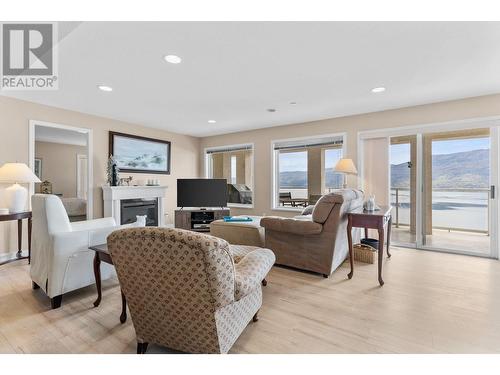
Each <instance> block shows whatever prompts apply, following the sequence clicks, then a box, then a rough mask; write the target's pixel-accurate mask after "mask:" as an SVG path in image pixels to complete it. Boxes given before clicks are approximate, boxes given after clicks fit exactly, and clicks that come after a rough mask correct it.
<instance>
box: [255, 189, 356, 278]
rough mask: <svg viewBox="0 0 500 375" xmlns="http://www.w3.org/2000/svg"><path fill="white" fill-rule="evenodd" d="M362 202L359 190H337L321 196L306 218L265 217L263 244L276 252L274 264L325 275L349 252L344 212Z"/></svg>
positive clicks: (262, 222)
mask: <svg viewBox="0 0 500 375" xmlns="http://www.w3.org/2000/svg"><path fill="white" fill-rule="evenodd" d="M362 205H363V192H362V191H360V190H352V189H339V190H336V191H334V192H333V193H330V194H327V195H324V196H323V197H321V198H320V199H319V200H318V202H317V203H316V205H315V206H314V208H313V209H312V215H310V216H309V217H304V218H295V219H289V218H282V217H273V216H271V217H264V218H262V219H261V221H260V224H261V225H262V226H263V227H264V228H265V230H266V232H265V242H266V245H265V247H266V248H268V249H271V250H272V251H273V252H274V254H275V255H276V264H281V265H285V266H290V267H294V268H299V269H303V270H307V271H313V272H318V273H321V274H323V276H325V277H328V276H329V275H330V274H331V273H332V272H333V271H335V269H336V268H337V267H338V266H340V265H341V264H342V262H343V261H344V260H345V258H346V257H347V255H348V253H349V249H348V245H347V230H346V228H347V215H346V213H347V212H349V211H350V210H354V209H359V208H360V207H362Z"/></svg>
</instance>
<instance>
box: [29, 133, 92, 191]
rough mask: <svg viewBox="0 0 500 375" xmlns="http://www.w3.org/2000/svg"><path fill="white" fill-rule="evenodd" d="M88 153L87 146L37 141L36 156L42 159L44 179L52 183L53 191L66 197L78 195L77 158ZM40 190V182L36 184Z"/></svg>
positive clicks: (37, 189)
mask: <svg viewBox="0 0 500 375" xmlns="http://www.w3.org/2000/svg"><path fill="white" fill-rule="evenodd" d="M78 154H83V155H86V154H87V147H85V146H76V145H67V144H62V143H53V142H39V141H37V142H35V158H39V159H42V176H41V178H40V179H41V180H42V181H45V180H47V181H50V182H51V183H52V192H53V193H54V194H62V195H63V197H64V198H74V197H76V179H77V177H76V158H77V155H78ZM35 191H36V192H40V184H35Z"/></svg>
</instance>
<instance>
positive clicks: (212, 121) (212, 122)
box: [208, 120, 217, 124]
mask: <svg viewBox="0 0 500 375" xmlns="http://www.w3.org/2000/svg"><path fill="white" fill-rule="evenodd" d="M216 122H217V121H215V120H208V123H209V124H215V123H216Z"/></svg>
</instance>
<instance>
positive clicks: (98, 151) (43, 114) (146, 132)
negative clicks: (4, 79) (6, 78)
mask: <svg viewBox="0 0 500 375" xmlns="http://www.w3.org/2000/svg"><path fill="white" fill-rule="evenodd" d="M30 120H40V121H47V122H53V123H59V124H65V125H72V126H77V127H82V128H90V129H92V130H93V142H94V155H93V168H94V180H93V193H94V199H93V200H94V217H101V216H102V214H103V208H102V206H103V204H102V190H101V185H103V184H104V183H105V182H106V161H107V157H108V132H109V131H110V130H114V131H119V132H123V133H130V134H137V135H142V136H146V137H152V138H159V139H164V140H169V141H171V142H172V153H171V157H172V168H171V170H172V172H171V174H170V175H147V174H131V175H133V176H134V178H135V179H141V180H147V179H148V178H157V179H159V180H160V182H161V184H162V185H168V191H167V197H166V213H168V214H169V217H168V219H167V222H172V220H173V210H174V209H175V206H176V197H177V193H176V189H177V183H176V180H177V178H183V177H187V178H189V177H198V176H199V175H200V169H199V162H200V158H199V148H200V140H199V139H198V138H195V137H190V136H185V135H180V134H176V133H170V132H166V131H162V130H158V129H151V128H146V127H143V126H140V125H136V124H131V123H126V122H121V121H116V120H111V119H108V118H103V117H98V116H92V115H88V114H84V113H79V112H74V111H68V110H63V109H59V108H54V107H49V106H44V105H40V104H35V103H31V102H26V101H21V100H17V99H12V98H8V97H5V96H0V165H2V164H3V163H5V162H8V161H19V162H24V163H26V164H28V153H29V151H28V147H29V146H28V143H29V139H28V133H29V121H30ZM126 175H129V173H127V174H126ZM6 186H8V185H5V184H4V185H0V199H1V197H2V195H3V194H1V193H2V191H1V190H3V189H4V188H5V187H6ZM0 206H2V202H0ZM16 236H17V229H16V226H15V223H0V253H1V252H6V251H7V249H8V250H10V251H12V250H15V249H16V247H17V245H16Z"/></svg>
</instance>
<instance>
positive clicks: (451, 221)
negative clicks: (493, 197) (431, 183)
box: [391, 187, 490, 234]
mask: <svg viewBox="0 0 500 375" xmlns="http://www.w3.org/2000/svg"><path fill="white" fill-rule="evenodd" d="M460 193H465V195H463V196H460ZM410 194H411V193H410V189H409V188H394V187H392V188H391V205H392V206H393V207H395V217H394V221H393V226H394V227H396V228H399V227H400V226H409V225H410V223H409V220H410V216H411V207H410V198H411V196H410ZM489 194H490V189H489V188H463V189H462V188H451V189H445V188H433V189H432V205H433V206H432V210H433V212H434V211H435V212H436V213H440V215H439V216H438V217H437V219H438V220H436V221H437V222H438V224H439V221H441V223H443V221H446V224H444V223H443V224H439V225H434V224H435V223H434V221H435V220H434V217H433V225H432V228H435V229H444V230H448V231H449V232H451V231H460V232H475V233H485V234H489V231H490V228H489V212H490V200H489ZM436 200H439V201H437V202H436ZM434 205H436V206H438V207H437V208H435V207H434ZM406 207H407V208H406ZM457 207H458V208H461V209H462V210H463V211H462V212H461V213H458V214H456V213H455V214H454V213H453V211H456V210H457ZM483 207H484V215H483V214H482V209H483ZM467 210H469V212H467ZM402 213H404V214H405V215H404V216H407V218H408V220H405V218H403V219H401V217H400V216H401V214H402ZM469 213H470V215H468V214H469ZM474 215H475V216H474ZM460 222H461V223H460Z"/></svg>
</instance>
